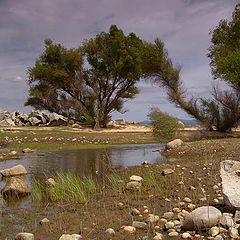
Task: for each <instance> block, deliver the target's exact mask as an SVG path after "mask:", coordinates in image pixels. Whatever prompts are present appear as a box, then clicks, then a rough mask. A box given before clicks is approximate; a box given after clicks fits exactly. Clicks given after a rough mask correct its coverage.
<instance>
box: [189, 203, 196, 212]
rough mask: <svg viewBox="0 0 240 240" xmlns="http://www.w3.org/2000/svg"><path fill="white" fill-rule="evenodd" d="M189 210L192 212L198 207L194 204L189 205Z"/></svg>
mask: <svg viewBox="0 0 240 240" xmlns="http://www.w3.org/2000/svg"><path fill="white" fill-rule="evenodd" d="M187 208H188V209H189V210H191V211H192V210H193V209H195V208H196V205H195V204H192V203H189V204H188V205H187Z"/></svg>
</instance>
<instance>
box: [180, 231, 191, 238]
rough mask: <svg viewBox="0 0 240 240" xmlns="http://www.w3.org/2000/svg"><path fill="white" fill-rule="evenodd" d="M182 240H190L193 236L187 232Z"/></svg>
mask: <svg viewBox="0 0 240 240" xmlns="http://www.w3.org/2000/svg"><path fill="white" fill-rule="evenodd" d="M182 238H183V239H188V238H192V236H191V234H190V233H188V232H185V233H183V234H182Z"/></svg>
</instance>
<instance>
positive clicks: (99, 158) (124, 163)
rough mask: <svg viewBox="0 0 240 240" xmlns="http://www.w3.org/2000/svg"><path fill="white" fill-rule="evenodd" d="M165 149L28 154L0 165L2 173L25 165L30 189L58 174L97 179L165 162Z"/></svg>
mask: <svg viewBox="0 0 240 240" xmlns="http://www.w3.org/2000/svg"><path fill="white" fill-rule="evenodd" d="M162 149H163V145H162V144H134V145H119V146H114V147H112V148H108V149H81V150H59V151H39V152H33V153H29V154H27V155H25V156H23V157H22V159H19V160H8V161H3V162H0V170H1V169H5V168H10V167H13V166H15V165H18V164H22V165H23V166H25V168H26V169H27V172H28V175H27V178H26V180H25V181H26V183H27V184H28V185H29V186H30V185H31V181H32V179H33V178H35V177H37V178H42V177H44V176H45V175H46V176H49V175H51V174H52V173H54V172H57V171H62V172H68V171H70V172H74V173H76V174H77V175H79V176H86V175H93V176H95V175H97V176H98V177H100V178H101V177H103V176H104V175H105V173H106V171H107V167H109V166H110V167H113V168H119V167H122V168H125V167H128V166H135V165H140V164H142V163H143V162H144V161H148V162H149V163H150V164H153V163H162V162H165V161H166V159H165V157H163V156H162V155H161V154H160V152H159V150H162ZM4 186H5V183H4V182H0V188H1V189H2V188H3V187H4Z"/></svg>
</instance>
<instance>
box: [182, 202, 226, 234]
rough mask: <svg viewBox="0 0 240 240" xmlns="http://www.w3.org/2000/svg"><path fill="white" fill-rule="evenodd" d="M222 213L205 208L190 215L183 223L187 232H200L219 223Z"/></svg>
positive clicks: (209, 207)
mask: <svg viewBox="0 0 240 240" xmlns="http://www.w3.org/2000/svg"><path fill="white" fill-rule="evenodd" d="M221 217H222V213H221V212H220V211H219V210H218V209H217V208H215V207H212V206H203V207H199V208H197V209H195V210H193V211H192V212H191V213H190V214H188V215H187V216H186V218H185V220H184V222H183V228H184V229H185V230H199V229H201V228H205V227H212V226H214V225H216V224H217V223H219V220H220V218H221Z"/></svg>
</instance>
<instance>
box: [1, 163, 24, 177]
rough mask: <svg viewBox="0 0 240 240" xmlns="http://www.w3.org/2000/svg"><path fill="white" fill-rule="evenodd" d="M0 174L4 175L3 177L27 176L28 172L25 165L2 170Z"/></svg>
mask: <svg viewBox="0 0 240 240" xmlns="http://www.w3.org/2000/svg"><path fill="white" fill-rule="evenodd" d="M0 174H2V176H3V177H12V176H18V175H26V174H27V170H26V168H25V167H24V166H23V165H21V164H19V165H17V166H14V167H12V168H6V169H4V170H1V171H0Z"/></svg>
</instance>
